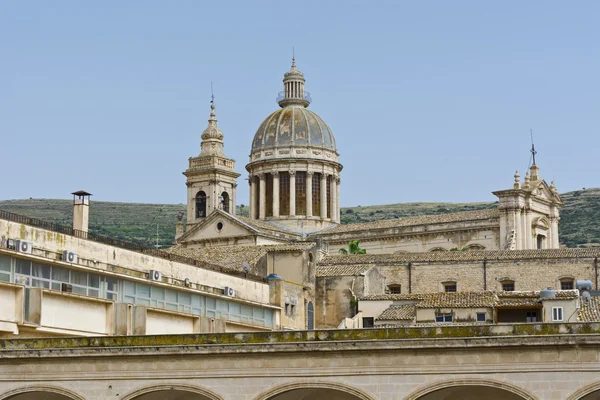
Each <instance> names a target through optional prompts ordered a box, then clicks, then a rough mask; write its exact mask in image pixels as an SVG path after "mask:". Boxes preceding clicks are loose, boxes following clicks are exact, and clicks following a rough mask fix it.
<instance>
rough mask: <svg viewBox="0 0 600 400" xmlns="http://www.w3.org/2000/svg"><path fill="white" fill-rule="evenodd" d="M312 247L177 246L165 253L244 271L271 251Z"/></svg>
mask: <svg viewBox="0 0 600 400" xmlns="http://www.w3.org/2000/svg"><path fill="white" fill-rule="evenodd" d="M312 246H314V243H307V242H303V243H294V244H274V245H262V246H215V247H204V248H185V247H182V246H175V247H171V248H169V249H165V251H168V252H170V253H173V254H177V255H180V256H184V257H189V258H194V259H197V260H200V261H203V262H207V263H211V264H215V265H219V266H222V267H224V268H227V269H231V270H235V271H243V267H242V263H243V262H244V261H245V262H247V263H248V264H249V265H250V266H253V265H254V264H255V263H256V262H257V261H258V260H259V259H260V258H261V257H262V256H264V255H265V254H267V253H268V252H270V251H280V252H287V251H303V250H308V249H310V248H311V247H312Z"/></svg>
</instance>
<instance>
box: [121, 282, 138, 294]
mask: <svg viewBox="0 0 600 400" xmlns="http://www.w3.org/2000/svg"><path fill="white" fill-rule="evenodd" d="M123 292H124V293H125V294H135V283H133V282H130V281H123Z"/></svg>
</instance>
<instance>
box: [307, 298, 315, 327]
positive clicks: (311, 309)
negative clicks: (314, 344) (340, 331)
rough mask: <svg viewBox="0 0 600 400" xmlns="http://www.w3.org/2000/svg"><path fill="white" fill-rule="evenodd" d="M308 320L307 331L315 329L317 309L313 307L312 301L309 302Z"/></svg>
mask: <svg viewBox="0 0 600 400" xmlns="http://www.w3.org/2000/svg"><path fill="white" fill-rule="evenodd" d="M306 319H307V321H306V329H308V330H309V331H312V330H313V329H315V308H314V307H313V303H312V301H309V302H308V307H307V312H306Z"/></svg>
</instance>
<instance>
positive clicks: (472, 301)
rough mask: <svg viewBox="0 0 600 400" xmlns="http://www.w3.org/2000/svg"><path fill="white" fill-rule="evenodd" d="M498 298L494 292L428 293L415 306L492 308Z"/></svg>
mask: <svg viewBox="0 0 600 400" xmlns="http://www.w3.org/2000/svg"><path fill="white" fill-rule="evenodd" d="M497 302H498V297H497V296H496V293H494V292H441V293H428V294H427V295H426V296H425V298H424V299H423V300H422V301H421V302H419V303H418V304H417V307H418V308H440V307H448V308H471V307H494V306H495V305H496V303H497Z"/></svg>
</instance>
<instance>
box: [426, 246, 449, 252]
mask: <svg viewBox="0 0 600 400" xmlns="http://www.w3.org/2000/svg"><path fill="white" fill-rule="evenodd" d="M427 251H448V250H447V249H445V248H443V247H439V246H438V247H432V248H431V249H429V250H427Z"/></svg>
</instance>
